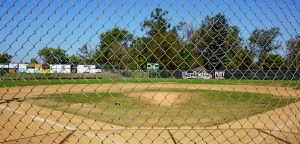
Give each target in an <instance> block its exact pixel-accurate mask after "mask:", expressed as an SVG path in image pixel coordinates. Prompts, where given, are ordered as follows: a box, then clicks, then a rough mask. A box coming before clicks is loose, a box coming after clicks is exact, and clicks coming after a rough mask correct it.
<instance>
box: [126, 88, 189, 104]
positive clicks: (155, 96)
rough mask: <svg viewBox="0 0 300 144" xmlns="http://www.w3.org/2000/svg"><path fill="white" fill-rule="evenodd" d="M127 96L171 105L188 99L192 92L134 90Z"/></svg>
mask: <svg viewBox="0 0 300 144" xmlns="http://www.w3.org/2000/svg"><path fill="white" fill-rule="evenodd" d="M128 96H131V97H136V98H139V99H141V100H144V101H148V102H150V103H153V104H157V105H160V106H173V105H175V104H178V103H182V102H184V101H187V100H190V99H191V98H192V93H184V92H183V93H181V92H148V91H145V92H136V93H131V94H129V95H128Z"/></svg>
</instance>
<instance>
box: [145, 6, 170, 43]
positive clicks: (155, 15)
mask: <svg viewBox="0 0 300 144" xmlns="http://www.w3.org/2000/svg"><path fill="white" fill-rule="evenodd" d="M167 14H168V11H166V10H163V9H161V8H156V9H155V10H154V11H152V12H151V16H150V19H149V20H145V21H144V22H143V24H142V30H145V29H146V30H147V33H148V35H149V36H150V37H153V36H155V35H157V34H162V33H165V32H167V30H168V29H169V28H170V26H171V25H170V24H169V23H168V22H167V19H166V18H165V16H166V15H167Z"/></svg>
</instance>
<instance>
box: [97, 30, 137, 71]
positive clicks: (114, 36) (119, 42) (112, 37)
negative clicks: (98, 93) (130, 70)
mask: <svg viewBox="0 0 300 144" xmlns="http://www.w3.org/2000/svg"><path fill="white" fill-rule="evenodd" d="M132 37H133V36H132V34H130V33H129V32H128V31H126V30H122V29H119V28H114V29H112V30H109V31H107V32H105V33H103V34H101V35H100V44H99V48H98V49H97V50H96V53H95V55H94V57H93V59H95V60H96V62H97V63H99V64H103V65H110V66H118V67H119V68H126V67H127V65H126V61H127V50H128V45H129V43H130V42H131V41H132Z"/></svg>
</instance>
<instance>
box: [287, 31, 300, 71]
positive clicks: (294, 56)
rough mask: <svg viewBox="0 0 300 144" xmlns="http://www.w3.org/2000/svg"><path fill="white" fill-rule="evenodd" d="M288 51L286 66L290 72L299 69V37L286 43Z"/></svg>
mask: <svg viewBox="0 0 300 144" xmlns="http://www.w3.org/2000/svg"><path fill="white" fill-rule="evenodd" d="M286 46H287V49H288V53H287V57H286V64H287V66H288V68H289V69H290V70H299V69H300V35H297V36H295V37H294V38H291V39H290V40H288V41H287V42H286Z"/></svg>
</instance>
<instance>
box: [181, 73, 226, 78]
mask: <svg viewBox="0 0 300 144" xmlns="http://www.w3.org/2000/svg"><path fill="white" fill-rule="evenodd" d="M224 73H225V72H223V71H216V72H215V79H224ZM182 78H183V79H198V78H199V79H211V78H212V74H211V73H208V72H206V71H203V72H197V71H185V72H182Z"/></svg>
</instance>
